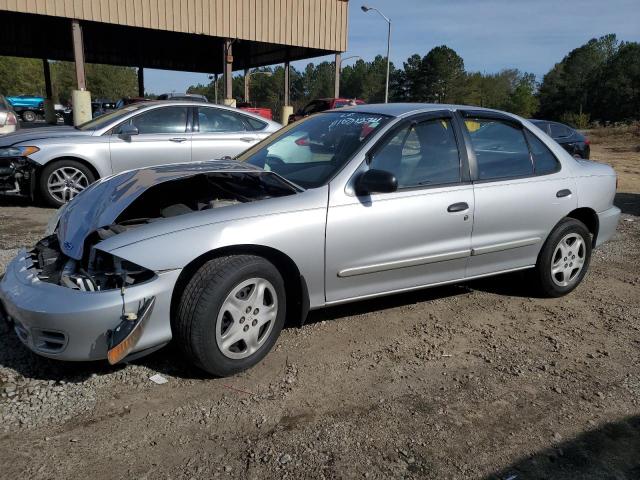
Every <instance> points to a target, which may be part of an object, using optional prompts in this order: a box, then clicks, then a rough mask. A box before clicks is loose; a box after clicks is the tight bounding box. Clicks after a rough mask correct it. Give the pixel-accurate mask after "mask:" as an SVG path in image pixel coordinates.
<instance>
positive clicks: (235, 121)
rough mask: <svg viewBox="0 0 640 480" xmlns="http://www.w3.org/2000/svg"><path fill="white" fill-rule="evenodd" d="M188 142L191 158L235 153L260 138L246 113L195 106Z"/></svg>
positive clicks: (209, 157)
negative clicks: (247, 118)
mask: <svg viewBox="0 0 640 480" xmlns="http://www.w3.org/2000/svg"><path fill="white" fill-rule="evenodd" d="M195 112H196V118H195V122H194V132H193V136H192V143H191V158H192V159H193V161H194V162H199V161H204V160H217V159H221V158H224V157H231V158H233V157H235V156H236V155H239V154H240V153H242V152H244V151H245V150H246V149H248V148H249V147H251V146H252V145H254V144H256V143H257V142H258V141H259V140H260V136H259V134H258V133H257V132H256V131H255V130H254V128H253V127H252V125H251V123H250V122H249V121H248V120H246V117H245V115H242V114H240V113H236V112H232V111H230V110H227V109H223V108H216V107H201V106H199V107H197V108H196V111H195Z"/></svg>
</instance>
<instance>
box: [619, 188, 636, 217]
mask: <svg viewBox="0 0 640 480" xmlns="http://www.w3.org/2000/svg"><path fill="white" fill-rule="evenodd" d="M614 204H615V206H616V207H618V208H619V209H620V210H622V213H626V214H628V215H634V216H636V217H640V194H638V193H625V192H622V193H616V198H615V200H614Z"/></svg>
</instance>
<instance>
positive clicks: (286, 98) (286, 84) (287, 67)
mask: <svg viewBox="0 0 640 480" xmlns="http://www.w3.org/2000/svg"><path fill="white" fill-rule="evenodd" d="M290 70H291V66H290V65H289V62H284V104H285V105H289V103H290V100H291V99H290V92H289V89H290V88H291V85H290V81H289V72H290Z"/></svg>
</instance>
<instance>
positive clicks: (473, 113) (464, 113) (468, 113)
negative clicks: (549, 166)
mask: <svg viewBox="0 0 640 480" xmlns="http://www.w3.org/2000/svg"><path fill="white" fill-rule="evenodd" d="M455 117H456V118H457V120H458V121H459V122H460V129H461V130H462V137H463V139H464V143H465V144H466V145H467V149H466V150H467V154H468V155H469V167H470V171H471V183H473V184H474V185H475V184H482V183H491V182H494V183H495V182H504V181H508V180H520V179H524V178H537V177H544V176H547V175H555V174H556V173H559V172H560V171H562V162H561V161H560V160H559V159H558V157H557V156H556V154H555V153H553V151H552V150H551V149H550V148H549V147H548V146H547V144H546V143H545V142H544V141H543V140H542V139H540V137H538V136H537V135H536V134H535V133H533V132H532V131H531V130H529V129H528V128H527V127H525V126H524V125H523V124H522V122H520V121H519V120H517V119H515V118H513V117H510V116H508V115H505V114H503V113H500V112H493V111H490V110H489V111H485V110H469V109H467V110H458V111H456V115H455ZM467 118H480V119H487V120H498V121H503V122H506V123H509V124H511V125H512V126H514V127H516V128H518V129H519V130H522V136H523V137H524V141H525V143H526V145H527V149H528V150H529V159H530V160H531V165H532V167H533V173H532V174H526V175H514V176H510V177H500V178H487V179H482V180H481V179H479V178H478V159H477V158H476V153H475V150H474V148H473V142H472V141H471V136H470V135H469V131H468V130H467V128H466V126H465V124H464V121H465V119H467ZM525 131H527V132H529V134H531V135H533V136H534V137H535V138H537V139H538V140H539V141H541V142H542V144H543V145H544V146H545V147H546V148H547V150H549V153H551V155H552V156H553V158H554V159H555V161H556V163H557V165H558V166H559V168H558V169H557V170H555V171H554V172H547V173H536V164H535V159H534V157H533V152H532V150H531V145H530V144H529V140H527V136H526V135H525V134H524V132H525Z"/></svg>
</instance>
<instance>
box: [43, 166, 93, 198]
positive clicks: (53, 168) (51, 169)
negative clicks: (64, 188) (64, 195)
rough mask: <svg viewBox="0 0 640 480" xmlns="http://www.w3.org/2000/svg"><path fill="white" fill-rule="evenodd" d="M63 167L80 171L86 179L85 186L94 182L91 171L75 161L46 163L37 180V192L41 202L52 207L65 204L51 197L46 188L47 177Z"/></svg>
mask: <svg viewBox="0 0 640 480" xmlns="http://www.w3.org/2000/svg"><path fill="white" fill-rule="evenodd" d="M64 167H70V168H75V169H76V170H79V171H81V172H82V173H83V174H84V176H85V177H86V179H87V186H88V185H91V184H92V183H93V182H95V181H96V177H95V175H94V174H93V172H92V171H91V169H90V168H89V167H87V166H86V165H85V164H83V163H81V162H78V161H77V160H71V159H62V160H54V161H53V162H49V163H47V165H45V167H44V168H43V169H42V172H40V178H39V179H38V191H39V193H40V196H41V197H42V200H43V201H44V202H45V203H47V204H48V205H51V206H52V207H61V206H62V205H64V204H65V203H66V202H63V201H60V200H59V199H57V198H56V197H54V196H53V195H51V193H49V188H48V182H49V177H51V175H52V174H53V172H55V171H56V170H59V169H60V168H64Z"/></svg>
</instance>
